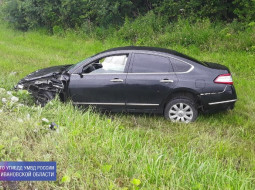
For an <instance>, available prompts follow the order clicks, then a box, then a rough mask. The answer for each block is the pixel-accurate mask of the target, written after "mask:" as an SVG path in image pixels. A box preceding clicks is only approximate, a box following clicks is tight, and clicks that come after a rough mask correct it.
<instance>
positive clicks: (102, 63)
mask: <svg viewBox="0 0 255 190" xmlns="http://www.w3.org/2000/svg"><path fill="white" fill-rule="evenodd" d="M127 58H128V56H127V55H114V56H109V57H104V58H102V59H99V60H97V61H95V62H93V63H92V64H90V65H88V66H86V67H85V68H83V73H87V74H96V73H123V72H124V70H125V66H126V63H127Z"/></svg>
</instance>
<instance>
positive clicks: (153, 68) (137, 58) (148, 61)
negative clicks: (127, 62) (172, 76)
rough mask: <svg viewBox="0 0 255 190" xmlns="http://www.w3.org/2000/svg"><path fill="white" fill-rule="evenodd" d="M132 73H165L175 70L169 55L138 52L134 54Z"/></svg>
mask: <svg viewBox="0 0 255 190" xmlns="http://www.w3.org/2000/svg"><path fill="white" fill-rule="evenodd" d="M131 72H132V73H165V72H173V69H172V66H171V64H170V60H169V58H167V57H163V56H158V55H151V54H142V53H137V54H135V55H134V59H133V64H132V69H131Z"/></svg>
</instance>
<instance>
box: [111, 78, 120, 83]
mask: <svg viewBox="0 0 255 190" xmlns="http://www.w3.org/2000/svg"><path fill="white" fill-rule="evenodd" d="M110 81H111V82H123V80H122V79H119V78H114V79H112V80H110Z"/></svg>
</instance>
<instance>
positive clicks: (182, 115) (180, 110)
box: [164, 97, 198, 123]
mask: <svg viewBox="0 0 255 190" xmlns="http://www.w3.org/2000/svg"><path fill="white" fill-rule="evenodd" d="M164 116H165V118H166V119H168V120H171V121H173V122H183V123H190V122H193V121H195V120H196V119H197V116H198V111H197V108H196V104H195V102H194V100H192V99H188V98H184V97H181V98H175V99H172V100H170V101H169V103H168V104H167V105H166V107H165V111H164Z"/></svg>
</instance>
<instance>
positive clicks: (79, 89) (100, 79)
mask: <svg viewBox="0 0 255 190" xmlns="http://www.w3.org/2000/svg"><path fill="white" fill-rule="evenodd" d="M128 61H129V56H128V54H121V55H109V56H107V57H101V58H99V59H97V60H94V61H92V62H91V63H89V64H87V65H86V66H84V68H83V71H82V73H81V74H79V73H75V74H72V75H71V78H70V83H69V95H70V97H71V99H72V101H73V102H74V104H78V105H95V106H97V107H100V108H107V109H124V108H125V93H124V88H125V83H126V76H127V72H126V69H127V65H128Z"/></svg>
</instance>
